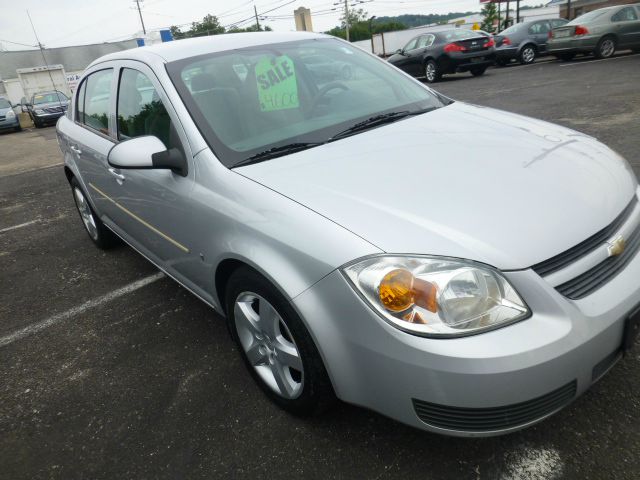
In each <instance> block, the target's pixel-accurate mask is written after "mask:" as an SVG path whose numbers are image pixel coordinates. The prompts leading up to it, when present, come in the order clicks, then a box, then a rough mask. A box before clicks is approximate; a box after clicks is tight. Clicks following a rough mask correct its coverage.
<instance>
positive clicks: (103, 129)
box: [78, 68, 113, 135]
mask: <svg viewBox="0 0 640 480" xmlns="http://www.w3.org/2000/svg"><path fill="white" fill-rule="evenodd" d="M112 79H113V69H111V68H109V69H107V70H100V71H98V72H95V73H92V74H91V75H89V76H88V77H87V79H86V80H85V81H84V82H82V86H81V87H80V92H79V95H80V94H82V93H83V94H84V95H83V96H84V101H81V102H80V105H78V113H79V116H80V118H79V119H78V121H79V122H80V123H83V124H85V125H86V126H87V127H90V128H92V129H94V130H97V131H98V132H100V133H102V134H104V135H109V105H110V99H111V81H112Z"/></svg>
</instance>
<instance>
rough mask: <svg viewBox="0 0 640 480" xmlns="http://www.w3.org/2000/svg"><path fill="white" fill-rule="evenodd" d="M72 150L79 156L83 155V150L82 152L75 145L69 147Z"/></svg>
mask: <svg viewBox="0 0 640 480" xmlns="http://www.w3.org/2000/svg"><path fill="white" fill-rule="evenodd" d="M69 148H70V149H71V151H72V152H73V153H75V154H77V155H81V154H82V150H80V149H79V148H78V147H76V146H75V145H71V146H70V147H69Z"/></svg>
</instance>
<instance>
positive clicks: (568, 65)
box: [560, 53, 640, 67]
mask: <svg viewBox="0 0 640 480" xmlns="http://www.w3.org/2000/svg"><path fill="white" fill-rule="evenodd" d="M637 55H640V53H632V54H631V55H621V56H619V57H613V58H601V59H599V60H587V61H584V62H575V63H565V64H563V65H560V66H561V67H575V66H577V65H586V64H587V63H595V62H607V61H609V60H620V59H621V58H629V57H635V56H637Z"/></svg>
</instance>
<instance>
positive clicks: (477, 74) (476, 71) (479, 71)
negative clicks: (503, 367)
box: [469, 67, 487, 77]
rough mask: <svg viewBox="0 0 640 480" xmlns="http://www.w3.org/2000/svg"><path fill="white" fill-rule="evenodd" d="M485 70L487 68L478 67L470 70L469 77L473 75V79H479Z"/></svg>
mask: <svg viewBox="0 0 640 480" xmlns="http://www.w3.org/2000/svg"><path fill="white" fill-rule="evenodd" d="M486 70H487V67H479V68H472V69H471V70H469V71H470V72H471V75H473V76H474V77H480V76H482V75H484V72H485V71H486Z"/></svg>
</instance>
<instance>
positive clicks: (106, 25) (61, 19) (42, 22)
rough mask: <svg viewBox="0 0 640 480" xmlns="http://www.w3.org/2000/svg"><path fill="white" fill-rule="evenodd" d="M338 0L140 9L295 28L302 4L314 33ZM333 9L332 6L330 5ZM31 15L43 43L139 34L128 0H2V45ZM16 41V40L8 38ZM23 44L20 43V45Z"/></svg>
mask: <svg viewBox="0 0 640 480" xmlns="http://www.w3.org/2000/svg"><path fill="white" fill-rule="evenodd" d="M337 1H338V0H144V1H141V5H142V14H143V18H144V22H145V25H146V27H147V29H148V30H151V29H159V28H162V27H169V26H171V25H182V24H186V28H187V29H188V24H190V23H191V22H193V21H198V20H201V19H202V17H204V16H205V15H207V14H211V15H215V16H217V17H218V18H219V19H220V21H221V23H222V24H223V25H225V26H230V25H233V24H235V23H237V22H240V24H239V26H241V27H242V26H247V25H249V24H250V23H251V22H253V21H254V20H252V16H253V7H254V5H255V6H256V8H257V10H258V14H259V15H260V14H261V13H262V12H267V11H269V10H271V11H270V12H268V13H265V16H266V18H265V19H264V20H262V23H263V24H264V25H269V26H270V27H271V28H272V29H273V30H275V31H292V30H295V25H294V20H293V11H294V10H295V9H296V8H298V7H300V6H304V7H307V8H310V9H311V14H312V22H313V28H314V30H315V31H316V32H322V31H326V30H329V29H330V28H332V27H334V26H335V25H337V24H338V23H339V18H340V14H341V13H342V9H343V8H344V3H341V4H340V6H334V5H333V3H335V2H337ZM359 1H362V0H350V5H351V7H350V8H353V7H355V8H363V9H364V10H365V11H366V12H368V14H369V15H377V16H379V17H380V16H384V15H389V16H394V15H401V14H403V13H414V14H429V13H448V12H462V11H479V10H480V8H481V6H480V3H479V0H368V1H366V2H365V3H358V2H359ZM539 3H541V2H540V0H537V1H532V0H523V1H522V2H521V5H528V4H539ZM334 8H335V9H336V10H332V9H334ZM27 10H28V11H29V13H30V14H31V18H32V20H33V24H34V26H35V29H36V32H37V33H38V37H39V38H40V42H42V43H43V44H44V46H45V48H47V47H48V48H52V47H64V46H69V45H83V44H89V43H102V42H109V41H116V40H123V39H126V38H132V37H136V36H138V35H139V34H140V33H141V31H142V27H141V25H140V18H139V16H138V11H137V8H136V6H135V1H132V0H55V1H53V0H0V12H1V14H0V45H1V46H2V48H3V49H5V50H18V49H25V48H30V47H33V46H34V45H36V43H37V42H36V39H35V37H34V34H33V30H32V29H31V25H30V23H29V18H28V16H27ZM10 42H14V43H10ZM20 44H22V45H20Z"/></svg>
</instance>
